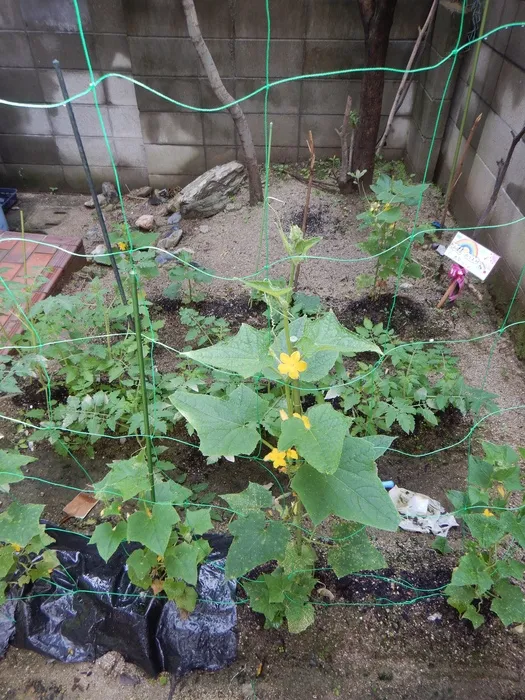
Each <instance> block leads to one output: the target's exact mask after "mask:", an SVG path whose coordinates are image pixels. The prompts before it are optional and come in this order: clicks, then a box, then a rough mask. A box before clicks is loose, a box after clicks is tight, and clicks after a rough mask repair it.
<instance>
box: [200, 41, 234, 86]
mask: <svg viewBox="0 0 525 700" xmlns="http://www.w3.org/2000/svg"><path fill="white" fill-rule="evenodd" d="M206 44H207V46H208V49H209V50H210V53H211V55H212V56H213V60H214V62H215V65H216V66H217V70H218V71H219V75H220V76H221V78H232V77H233V76H234V75H235V63H234V57H233V51H232V48H233V46H232V42H231V41H230V40H229V39H207V40H206ZM189 50H190V51H192V52H193V53H194V54H195V55H196V53H197V52H196V51H195V48H194V47H193V44H191V49H189ZM236 50H237V42H236ZM197 62H198V65H199V75H201V76H205V75H206V73H205V71H204V68H203V67H202V65H201V62H200V61H199V60H197ZM238 65H239V63H238V62H237V66H238Z"/></svg>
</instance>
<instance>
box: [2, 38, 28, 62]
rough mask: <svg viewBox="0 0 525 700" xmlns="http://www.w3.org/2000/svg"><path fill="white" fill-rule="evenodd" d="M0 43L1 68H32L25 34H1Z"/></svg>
mask: <svg viewBox="0 0 525 700" xmlns="http://www.w3.org/2000/svg"><path fill="white" fill-rule="evenodd" d="M0 41H1V42H2V68H7V67H9V66H16V67H18V68H32V67H33V57H32V56H31V49H30V48H29V41H28V38H27V34H26V33H25V32H13V31H9V32H7V31H5V32H1V33H0Z"/></svg>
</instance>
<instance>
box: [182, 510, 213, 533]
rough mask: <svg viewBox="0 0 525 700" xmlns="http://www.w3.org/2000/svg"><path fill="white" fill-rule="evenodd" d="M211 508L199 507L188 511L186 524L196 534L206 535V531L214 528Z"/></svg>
mask: <svg viewBox="0 0 525 700" xmlns="http://www.w3.org/2000/svg"><path fill="white" fill-rule="evenodd" d="M210 510H211V509H210V508H198V509H197V510H187V511H186V525H187V526H188V527H190V528H191V529H192V531H193V532H194V533H195V534H196V535H204V533H205V532H209V531H210V530H213V524H212V522H211V518H210Z"/></svg>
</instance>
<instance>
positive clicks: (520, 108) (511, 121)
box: [492, 60, 525, 132]
mask: <svg viewBox="0 0 525 700" xmlns="http://www.w3.org/2000/svg"><path fill="white" fill-rule="evenodd" d="M492 108H493V109H494V110H495V111H496V112H497V113H498V114H499V115H500V117H501V118H502V119H504V120H505V121H506V122H507V124H508V125H509V127H510V128H511V129H513V130H514V131H515V132H518V131H520V129H521V128H522V127H523V116H524V115H525V73H524V72H523V71H522V70H520V69H519V68H518V67H517V66H515V65H513V64H512V63H510V62H509V61H507V60H505V61H503V66H502V67H501V73H500V76H499V80H498V84H497V86H496V90H495V92H494V99H493V100H492Z"/></svg>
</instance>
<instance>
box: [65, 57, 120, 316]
mask: <svg viewBox="0 0 525 700" xmlns="http://www.w3.org/2000/svg"><path fill="white" fill-rule="evenodd" d="M53 66H54V68H55V71H56V74H57V78H58V84H59V85H60V89H61V90H62V95H63V97H64V100H68V99H69V94H68V91H67V87H66V83H65V81H64V75H63V73H62V68H61V67H60V61H57V59H55V60H54V61H53ZM66 109H67V113H68V116H69V121H70V122H71V128H72V129H73V134H74V136H75V141H76V142H77V146H78V152H79V153H80V159H81V161H82V165H83V166H84V172H85V174H86V180H87V182H88V186H89V191H90V192H91V197H92V198H93V203H94V205H95V210H96V212H97V217H98V223H99V224H100V228H101V230H102V237H103V238H104V243H105V244H106V250H107V251H108V253H111V255H110V257H109V259H110V262H111V267H112V268H113V272H114V274H115V279H116V281H117V287H118V290H119V292H120V296H121V298H122V302H123V303H124V304H127V300H126V294H125V292H124V287H123V286H122V280H121V278H120V273H119V270H118V266H117V262H116V260H115V256H114V255H113V250H112V248H111V241H110V240H109V236H108V229H107V228H106V222H105V220H104V215H103V214H102V209H101V208H100V203H99V201H98V197H97V191H96V189H95V185H94V183H93V178H92V177H91V170H90V169H89V163H88V160H87V157H86V152H85V151H84V145H83V143H82V139H81V138H80V133H79V131H78V125H77V120H76V119H75V114H74V112H73V107H72V106H71V102H67V103H66Z"/></svg>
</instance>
